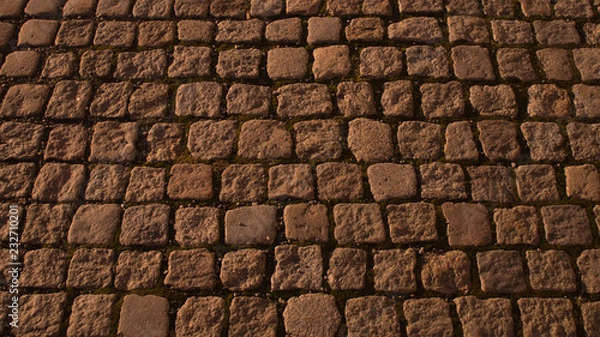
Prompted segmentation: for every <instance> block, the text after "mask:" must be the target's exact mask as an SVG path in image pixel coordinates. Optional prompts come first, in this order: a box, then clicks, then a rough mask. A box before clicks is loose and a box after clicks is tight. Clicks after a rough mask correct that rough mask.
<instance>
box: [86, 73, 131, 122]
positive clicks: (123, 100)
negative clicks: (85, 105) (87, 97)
mask: <svg viewBox="0 0 600 337" xmlns="http://www.w3.org/2000/svg"><path fill="white" fill-rule="evenodd" d="M132 92H133V85H132V84H131V83H129V82H118V83H103V84H101V85H100V87H98V89H97V91H96V94H95V96H94V100H93V101H92V103H91V105H90V115H91V116H97V117H104V118H123V117H125V116H126V115H127V103H128V101H129V96H130V95H131V93H132Z"/></svg>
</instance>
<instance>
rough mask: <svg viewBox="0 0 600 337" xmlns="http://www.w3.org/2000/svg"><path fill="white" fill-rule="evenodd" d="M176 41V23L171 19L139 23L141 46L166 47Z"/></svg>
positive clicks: (138, 41)
mask: <svg viewBox="0 0 600 337" xmlns="http://www.w3.org/2000/svg"><path fill="white" fill-rule="evenodd" d="M174 41H175V24H174V23H173V22H169V21H158V20H157V21H143V22H141V23H140V24H139V25H138V38H137V44H138V46H140V47H166V46H168V45H170V44H172V43H173V42H174Z"/></svg>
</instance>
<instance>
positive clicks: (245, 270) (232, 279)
mask: <svg viewBox="0 0 600 337" xmlns="http://www.w3.org/2000/svg"><path fill="white" fill-rule="evenodd" d="M266 261H267V257H266V255H265V253H264V252H262V251H260V250H258V249H242V250H236V251H232V252H229V253H226V254H225V256H224V257H223V260H222V261H221V276H220V277H221V283H223V287H225V288H227V289H229V290H231V291H245V290H250V289H255V288H258V287H260V285H261V284H262V282H263V279H264V278H265V267H266Z"/></svg>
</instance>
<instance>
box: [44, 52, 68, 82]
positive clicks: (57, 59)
mask: <svg viewBox="0 0 600 337" xmlns="http://www.w3.org/2000/svg"><path fill="white" fill-rule="evenodd" d="M76 67H77V59H76V57H75V54H73V53H56V54H50V55H48V57H47V58H46V63H44V67H43V68H42V73H41V77H42V78H57V77H69V76H72V75H73V73H75V68H76Z"/></svg>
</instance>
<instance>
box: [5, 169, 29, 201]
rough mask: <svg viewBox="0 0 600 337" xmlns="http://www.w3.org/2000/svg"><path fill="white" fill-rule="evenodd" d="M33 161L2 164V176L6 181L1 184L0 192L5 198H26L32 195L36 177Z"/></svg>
mask: <svg viewBox="0 0 600 337" xmlns="http://www.w3.org/2000/svg"><path fill="white" fill-rule="evenodd" d="M35 172H36V167H35V164H33V163H19V164H10V165H1V166H0V178H1V179H2V180H3V181H6V183H3V184H2V185H0V193H2V195H3V196H4V197H5V198H24V197H27V196H29V195H30V193H31V188H32V187H33V182H34V178H35Z"/></svg>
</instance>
